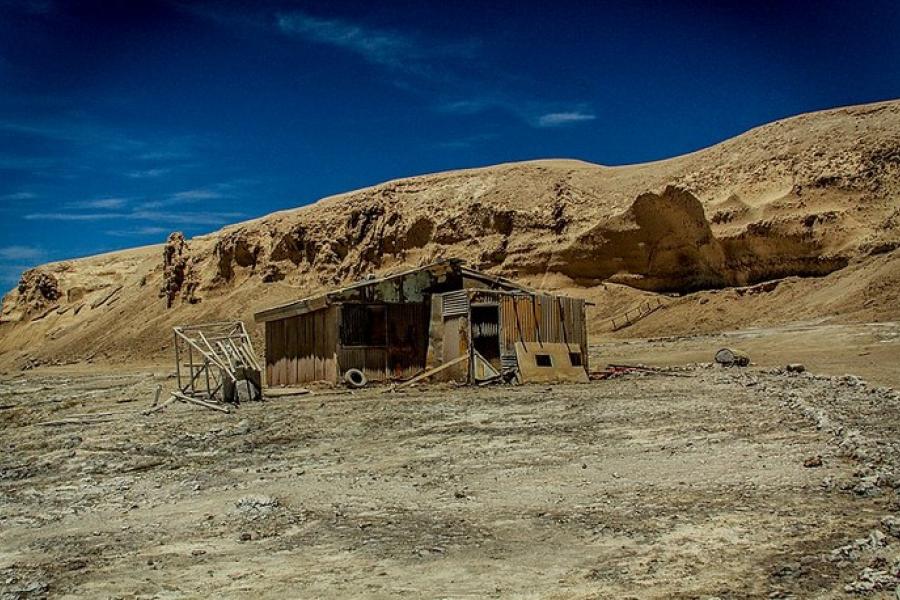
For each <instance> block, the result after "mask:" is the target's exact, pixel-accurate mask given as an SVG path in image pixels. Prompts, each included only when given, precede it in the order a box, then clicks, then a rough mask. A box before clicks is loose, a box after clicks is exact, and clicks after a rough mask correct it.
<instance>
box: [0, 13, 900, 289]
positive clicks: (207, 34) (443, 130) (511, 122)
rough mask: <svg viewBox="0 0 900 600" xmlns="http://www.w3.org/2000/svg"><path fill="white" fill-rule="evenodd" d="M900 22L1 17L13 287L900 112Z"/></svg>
mask: <svg viewBox="0 0 900 600" xmlns="http://www.w3.org/2000/svg"><path fill="white" fill-rule="evenodd" d="M898 64H900V3H896V2H837V1H834V2H830V1H822V2H810V3H804V2H784V3H778V2H753V3H729V2H712V1H710V2H700V1H689V2H649V1H635V2H610V3H604V2H572V3H566V2H556V3H546V2H540V3H538V2H535V3H529V2H525V1H518V2H490V3H483V2H465V1H460V2H447V3H430V2H420V1H418V2H384V3H374V2H359V3H340V2H290V1H265V0H264V1H260V2H255V3H239V2H175V1H158V2H141V1H139V0H134V1H119V2H116V1H111V0H109V1H106V2H90V1H81V2H74V1H73V2H62V1H54V0H34V1H27V0H0V216H2V218H0V285H2V287H4V288H8V287H11V286H12V285H14V284H15V282H16V280H17V279H18V276H19V274H20V273H21V271H22V270H23V269H24V268H27V267H30V266H33V265H35V264H38V263H41V262H45V261H47V260H57V259H63V258H70V257H76V256H83V255H87V254H93V253H96V252H103V251H109V250H114V249H118V248H125V247H130V246H136V245H144V244H150V243H157V242H160V241H162V240H163V239H164V238H165V236H166V235H167V234H168V233H169V232H170V231H174V230H181V231H184V232H185V233H186V234H187V235H196V234H199V233H204V232H208V231H212V230H215V229H218V228H219V227H220V226H222V225H224V224H226V223H232V222H236V221H240V220H244V219H247V218H252V217H256V216H260V215H263V214H266V213H269V212H271V211H273V210H279V209H283V208H289V207H296V206H301V205H304V204H307V203H310V202H312V201H314V200H316V199H318V198H320V197H322V196H326V195H329V194H333V193H338V192H342V191H347V190H350V189H354V188H358V187H361V186H365V185H369V184H373V183H377V182H380V181H384V180H386V179H391V178H396V177H403V176H408V175H415V174H421V173H428V172H434V171H440V170H446V169H454V168H460V167H470V166H482V165H488V164H494V163H499V162H506V161H514V160H526V159H533V158H548V157H570V158H580V159H584V160H588V161H592V162H597V163H603V164H626V163H633V162H642V161H648V160H655V159H660V158H665V157H669V156H674V155H677V154H682V153H684V152H688V151H692V150H696V149H698V148H701V147H704V146H708V145H710V144H713V143H715V142H718V141H721V140H723V139H726V138H728V137H731V136H733V135H736V134H738V133H740V132H742V131H745V130H747V129H749V128H751V127H753V126H756V125H759V124H762V123H765V122H768V121H771V120H774V119H778V118H781V117H785V116H788V115H792V114H797V113H801V112H806V111H810V110H817V109H823V108H829V107H833V106H838V105H846V104H856V103H862V102H870V101H875V100H884V99H891V98H897V97H900V68H898V67H897V65H898Z"/></svg>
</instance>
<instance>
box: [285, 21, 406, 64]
mask: <svg viewBox="0 0 900 600" xmlns="http://www.w3.org/2000/svg"><path fill="white" fill-rule="evenodd" d="M277 22H278V28H279V29H280V30H281V31H282V32H283V33H286V34H289V35H296V36H299V37H302V38H304V39H306V40H309V41H312V42H317V43H320V44H328V45H331V46H337V47H339V48H343V49H345V50H348V51H350V52H354V53H356V54H358V55H360V56H362V57H363V58H365V59H366V60H367V61H369V62H372V63H375V64H379V65H385V66H389V67H392V68H398V67H405V66H408V65H409V63H408V61H409V60H410V59H420V58H421V54H422V49H421V48H420V46H419V45H418V44H417V43H416V42H415V41H414V40H413V39H412V38H410V37H408V36H405V35H402V34H400V33H397V32H392V31H386V30H379V29H373V28H368V27H364V26H362V25H359V24H356V23H351V22H349V21H343V20H340V19H321V18H318V17H314V16H312V15H309V14H307V13H304V12H302V11H293V12H291V13H286V14H280V15H278V18H277Z"/></svg>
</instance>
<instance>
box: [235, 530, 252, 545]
mask: <svg viewBox="0 0 900 600" xmlns="http://www.w3.org/2000/svg"><path fill="white" fill-rule="evenodd" d="M252 539H253V536H252V535H250V533H249V532H247V531H244V532H242V533H241V535H240V536H239V537H238V540H240V541H242V542H249V541H250V540H252Z"/></svg>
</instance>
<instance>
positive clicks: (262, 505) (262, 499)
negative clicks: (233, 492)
mask: <svg viewBox="0 0 900 600" xmlns="http://www.w3.org/2000/svg"><path fill="white" fill-rule="evenodd" d="M234 505H235V507H237V510H238V512H242V513H250V514H260V515H261V514H268V513H270V512H272V511H274V510H275V509H277V508H278V507H279V504H278V499H277V498H273V497H272V496H244V497H243V498H241V499H240V500H238V501H237V502H235V503H234Z"/></svg>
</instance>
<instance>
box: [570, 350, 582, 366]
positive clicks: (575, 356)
mask: <svg viewBox="0 0 900 600" xmlns="http://www.w3.org/2000/svg"><path fill="white" fill-rule="evenodd" d="M569 362H570V363H572V366H573V367H580V366H581V352H569Z"/></svg>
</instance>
